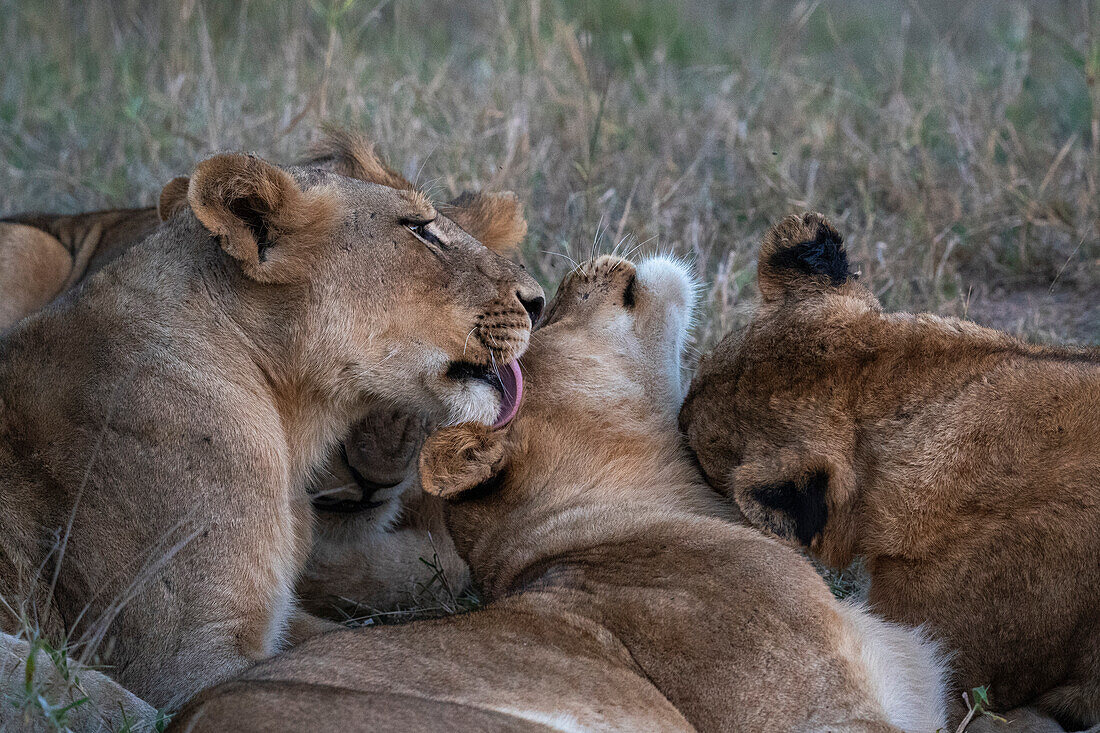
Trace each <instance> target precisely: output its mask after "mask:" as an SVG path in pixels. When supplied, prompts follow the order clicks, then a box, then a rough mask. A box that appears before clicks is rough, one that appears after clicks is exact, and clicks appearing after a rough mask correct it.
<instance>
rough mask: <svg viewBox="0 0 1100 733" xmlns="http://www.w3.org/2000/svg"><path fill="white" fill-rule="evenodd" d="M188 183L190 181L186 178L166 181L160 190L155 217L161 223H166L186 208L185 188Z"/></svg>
mask: <svg viewBox="0 0 1100 733" xmlns="http://www.w3.org/2000/svg"><path fill="white" fill-rule="evenodd" d="M190 183H191V179H190V178H188V177H187V176H178V177H176V178H173V179H172V180H170V181H168V183H166V184H165V186H164V188H162V189H161V190H160V199H159V200H158V201H157V216H158V217H159V218H160V220H161V221H168V220H169V219H171V218H172V217H173V216H175V215H176V214H178V213H180V212H181V211H183V210H184V209H186V208H187V187H188V185H189V184H190Z"/></svg>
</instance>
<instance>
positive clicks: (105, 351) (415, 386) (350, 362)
mask: <svg viewBox="0 0 1100 733" xmlns="http://www.w3.org/2000/svg"><path fill="white" fill-rule="evenodd" d="M188 191H189V193H188V204H189V210H187V211H183V212H182V213H181V214H180V215H179V216H176V217H174V218H173V219H172V220H171V221H170V222H169V223H168V224H166V225H165V226H164V227H163V228H161V229H159V230H158V231H157V232H156V233H155V234H154V235H153V236H152V237H151V238H150V239H149V240H147V241H145V242H144V243H143V244H142V245H141V246H140V247H136V248H131V249H130V250H129V251H128V252H126V253H125V254H124V255H122V256H121V257H119V258H117V259H116V260H115V261H114V262H112V263H111V264H109V265H108V266H106V267H105V268H104V269H103V270H102V271H100V272H99V273H97V274H96V275H95V276H94V277H93V278H91V279H90V280H89V281H88V282H87V283H86V284H85V285H84V287H83V288H82V289H81V290H80V291H79V293H76V294H74V295H71V296H67V297H65V298H63V299H62V300H61V301H60V302H59V303H57V304H55V305H54V306H52V307H51V308H49V309H47V310H46V311H43V312H41V313H38V314H37V315H34V316H32V317H30V318H28V319H26V320H24V321H22V322H21V323H20V324H18V325H17V326H16V327H15V328H14V329H13V330H11V331H9V332H8V333H7V334H5V336H4V337H3V338H2V339H0V477H2V478H0V537H2V538H3V552H2V553H0V596H2V597H3V598H4V599H5V601H6V602H7V604H8V606H7V607H6V610H5V611H4V612H3V616H2V619H0V625H2V626H3V628H4V630H8V631H12V630H14V629H15V628H16V627H18V626H19V625H21V624H23V623H28V622H29V623H32V624H35V625H37V626H39V627H41V628H42V629H43V630H44V632H45V633H46V634H47V635H48V636H49V637H50V638H51V639H52V640H54V642H55V643H58V641H59V640H64V639H66V638H68V639H69V640H71V641H73V642H79V643H82V644H88V645H89V646H91V647H96V646H99V648H100V649H101V650H109V655H108V658H107V659H106V660H105V661H106V662H107V663H108V664H110V665H112V666H113V667H114V670H115V675H116V677H117V678H118V679H119V681H120V682H122V683H123V684H124V685H125V686H126V687H127V688H128V689H130V690H132V691H133V692H134V693H136V694H138V695H140V696H141V697H143V698H145V699H146V700H148V701H149V702H150V703H152V704H154V705H156V706H172V705H175V704H179V703H180V702H182V701H183V700H185V699H187V698H188V697H190V695H191V694H193V693H194V692H195V691H196V690H198V689H200V688H201V687H203V686H205V685H207V684H210V683H212V682H215V681H217V680H218V679H222V678H224V677H226V676H228V675H230V674H232V673H234V672H236V671H239V670H241V669H243V668H244V667H246V666H248V665H249V664H251V663H252V662H254V661H255V660H257V659H260V658H263V657H264V656H267V655H268V654H270V653H272V652H274V651H276V650H278V649H280V648H282V647H283V646H284V645H285V644H286V643H288V641H291V640H294V639H299V638H304V637H306V636H308V635H310V634H311V633H315V632H316V631H318V630H321V629H323V628H326V626H324V625H323V624H321V623H320V622H319V621H318V620H317V619H315V618H312V617H310V616H308V615H307V614H304V613H302V612H301V611H298V610H297V609H296V605H297V602H296V600H295V597H294V593H293V586H294V582H295V580H296V578H297V576H298V574H299V572H300V570H301V568H302V566H303V564H304V562H305V559H306V556H307V554H308V552H309V549H310V542H311V530H312V513H311V510H310V502H309V496H308V494H307V493H306V491H305V485H306V482H307V480H308V479H309V478H310V477H311V475H312V474H313V472H314V471H315V470H316V469H317V468H318V467H319V466H320V464H321V462H322V461H323V460H324V457H325V455H326V453H327V451H328V449H329V447H330V446H332V445H333V444H334V443H335V442H336V441H337V440H338V439H339V438H340V437H342V436H343V435H345V434H346V433H347V431H348V430H349V429H350V427H351V425H352V423H353V422H354V421H355V420H356V419H357V417H358V416H360V415H362V414H363V413H364V412H365V411H366V410H367V409H368V408H369V406H370V405H371V404H372V402H374V401H380V400H381V401H385V402H386V403H388V404H396V405H401V406H404V407H405V408H406V409H409V410H419V411H421V412H423V413H425V414H426V415H432V416H434V417H435V418H437V419H444V418H450V419H458V418H464V417H465V418H468V417H470V416H476V417H475V419H480V420H485V421H489V422H491V421H492V420H493V419H494V418H493V416H494V415H495V414H496V412H497V410H498V409H499V403H500V400H501V398H500V397H499V396H498V393H497V391H496V390H495V389H494V388H493V387H492V386H491V385H489V384H486V383H485V382H484V381H482V380H480V379H474V378H466V377H465V376H462V375H463V374H465V373H466V371H469V370H470V369H472V368H473V367H474V366H476V367H478V368H483V369H488V364H489V363H490V361H491V360H495V361H496V362H498V363H507V362H509V361H510V360H512V359H514V358H515V356H517V355H518V354H519V353H521V352H522V351H523V349H524V348H525V346H526V341H527V334H528V332H529V329H530V320H531V314H537V311H538V308H539V307H540V305H541V290H540V289H539V288H538V286H537V285H536V284H535V283H534V282H533V281H532V280H531V279H530V278H529V277H528V276H527V275H526V274H524V273H522V271H520V270H519V268H517V267H515V266H514V265H511V264H510V263H507V262H505V261H504V260H502V259H500V258H499V257H497V256H495V255H493V254H492V253H491V252H490V251H488V250H486V249H485V248H484V247H483V246H482V245H481V244H480V243H478V242H477V241H476V240H474V239H473V238H472V237H470V235H469V234H467V233H465V232H463V231H462V230H461V229H459V228H458V227H457V226H456V225H455V224H454V223H453V222H452V221H450V220H448V219H447V218H445V217H442V216H439V215H438V214H437V213H436V211H435V210H434V208H433V207H432V206H431V204H430V203H429V202H428V201H427V199H426V198H424V197H423V196H422V195H421V194H419V193H418V192H413V191H399V190H396V189H392V188H387V187H384V186H381V185H377V184H367V183H363V182H359V181H354V180H351V179H347V178H344V177H342V176H339V175H336V174H333V173H330V172H326V171H323V170H318V169H308V168H294V169H289V170H283V169H279V168H276V167H275V166H272V165H270V164H268V163H265V162H263V161H261V160H259V159H258V158H254V157H251V156H242V155H227V156H218V157H216V158H212V159H210V160H209V161H206V162H204V163H203V164H200V166H199V167H198V168H197V169H196V172H195V174H194V176H193V177H192V179H191V181H190V184H189V189H188ZM529 311H530V313H529ZM455 363H461V364H463V365H466V366H465V367H464V369H465V370H466V371H463V372H461V373H460V374H459V375H457V376H456V375H455V374H453V373H452V370H451V367H452V366H453V365H454V364H455ZM470 365H473V366H470ZM99 641H106V642H107V643H105V644H103V645H98V644H97V643H96V642H99Z"/></svg>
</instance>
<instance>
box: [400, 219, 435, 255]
mask: <svg viewBox="0 0 1100 733" xmlns="http://www.w3.org/2000/svg"><path fill="white" fill-rule="evenodd" d="M433 222H434V219H433V220H432V221H403V222H401V223H402V224H403V225H404V226H405V228H406V229H408V230H409V231H410V232H412V234H413V236H414V237H416V238H417V239H419V240H420V241H421V242H423V243H424V244H434V245H435V246H436V247H440V248H443V247H446V245H445V244H444V243H443V240H442V239H440V238H439V235H437V234H436V233H435V232H434V231H433V227H432V223H433Z"/></svg>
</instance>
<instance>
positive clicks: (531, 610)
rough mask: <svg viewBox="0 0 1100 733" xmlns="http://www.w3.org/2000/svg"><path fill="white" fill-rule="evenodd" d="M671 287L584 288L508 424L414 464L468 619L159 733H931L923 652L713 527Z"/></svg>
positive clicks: (374, 639) (801, 563)
mask: <svg viewBox="0 0 1100 733" xmlns="http://www.w3.org/2000/svg"><path fill="white" fill-rule="evenodd" d="M675 267H676V266H675V265H673V264H671V263H669V262H667V261H661V262H657V263H643V264H641V265H639V266H638V267H637V269H636V268H635V266H634V265H632V264H630V263H629V262H626V261H623V260H619V259H615V258H601V259H599V260H596V261H595V262H592V263H588V264H587V265H584V266H582V267H581V268H579V269H578V271H577V272H575V273H573V274H572V275H571V276H570V277H569V278H567V280H566V282H565V283H563V284H562V286H561V287H560V288H559V290H558V295H557V296H556V298H555V301H554V304H553V305H552V306H551V307H550V308H549V309H548V312H547V316H546V319H545V325H544V326H543V327H542V328H541V330H540V331H539V333H538V334H537V338H536V339H535V340H534V341H533V342H532V346H531V348H530V350H529V351H528V353H527V354H526V355H525V356H524V358H523V369H524V374H525V377H526V385H527V386H526V390H527V391H526V397H525V399H524V403H523V406H522V408H521V409H520V412H519V415H518V416H517V417H516V419H515V420H514V421H513V422H512V423H510V424H509V425H508V426H507V427H506V428H504V429H501V430H488V429H486V428H485V427H484V426H481V425H470V424H466V425H458V426H453V427H449V428H444V429H443V430H441V431H439V432H437V433H436V434H434V435H433V436H431V437H430V438H429V439H428V441H427V442H426V443H425V446H424V449H423V451H422V453H421V463H420V467H421V479H422V482H423V485H424V487H425V489H426V490H427V491H429V492H431V493H432V494H434V495H437V496H446V497H448V503H447V525H448V527H449V528H450V530H451V533H452V535H453V537H454V540H455V543H456V546H457V547H458V549H459V552H460V553H461V554H462V556H463V557H464V558H466V559H467V560H468V561H469V563H470V568H471V572H472V573H473V576H474V578H475V581H476V582H477V585H478V586H479V587H480V589H481V591H482V594H483V595H482V597H483V600H484V601H485V605H484V606H483V607H482V609H480V610H478V611H475V612H473V613H470V614H466V615H463V616H457V617H449V618H444V619H439V620H434V621H425V622H415V623H411V624H407V625H404V626H390V627H383V628H379V629H364V630H354V631H352V630H348V631H340V632H334V633H332V634H326V635H324V636H322V637H319V638H316V639H312V640H310V641H309V642H307V643H305V644H303V645H302V646H300V647H298V648H296V649H294V650H291V651H289V652H288V653H286V654H284V655H281V656H280V657H278V658H276V659H273V660H270V661H267V662H265V663H262V664H260V665H258V666H257V667H255V668H253V669H252V670H249V671H248V672H247V673H245V674H244V675H243V676H242V677H241V678H240V679H239V680H238V681H235V682H233V683H230V684H227V685H224V686H221V687H218V688H215V689H213V690H210V691H208V692H206V693H204V694H203V695H200V696H199V697H198V698H197V699H196V700H194V701H192V702H191V703H190V704H189V705H188V706H187V708H185V709H184V710H183V711H182V712H181V713H180V715H179V716H178V718H177V719H176V720H175V721H174V722H173V726H174V728H173V729H174V730H180V731H217V730H256V729H258V728H259V727H260V724H257V723H256V722H255V721H264V724H268V725H275V724H276V723H275V721H274V719H273V717H272V715H271V713H270V712H269V711H271V710H280V711H291V713H290V715H287V716H284V717H282V718H280V720H279V727H281V728H282V729H284V730H309V729H311V728H312V727H313V726H315V725H316V721H319V720H325V719H326V717H325V716H326V715H328V714H329V712H330V711H332V710H334V709H336V710H337V711H338V717H339V719H341V720H354V719H358V720H370V721H371V726H370V727H371V729H372V730H380V731H381V730H385V731H398V730H409V729H415V728H416V727H417V726H418V725H422V724H423V721H424V720H435V719H439V720H448V718H447V716H448V715H450V713H451V712H452V711H453V709H454V708H455V707H456V706H458V707H460V708H461V709H463V710H470V711H477V712H478V713H479V714H482V715H501V716H506V720H507V721H509V722H510V723H511V725H512V727H514V728H519V729H524V730H546V729H547V728H549V729H551V730H558V731H577V730H596V731H599V730H609V731H610V730H615V731H623V730H631V731H633V730H638V731H675V730H682V731H690V730H746V731H750V730H751V731H778V730H833V731H892V730H896V729H897V728H896V727H895V725H904V726H905V727H907V728H909V729H913V730H915V729H919V728H920V727H921V726H923V725H926V724H927V725H930V726H933V727H934V726H935V725H939V724H941V723H942V715H940V714H938V712H937V711H938V710H939V708H940V702H939V700H937V699H936V698H937V696H938V685H937V684H936V680H937V677H938V674H939V668H938V665H937V664H936V662H935V660H934V658H933V657H932V655H931V654H930V653H929V649H928V648H927V646H926V644H925V643H924V642H923V641H922V640H921V639H920V637H919V636H918V635H916V634H915V633H914V632H912V631H911V630H909V631H906V630H904V629H901V628H899V627H894V626H891V625H889V624H886V623H884V622H882V621H877V622H876V621H875V620H873V619H870V618H869V617H868V616H867V615H866V614H865V613H864V612H863V611H862V610H860V609H859V608H856V607H847V608H844V607H841V606H839V604H838V603H837V602H836V601H835V600H834V599H833V597H832V595H831V594H830V592H829V590H828V588H827V587H826V586H825V584H824V582H823V581H822V580H821V578H820V577H819V576H818V575H817V574H816V573H815V572H814V571H813V569H812V568H811V566H810V565H809V563H808V562H807V561H806V560H805V559H803V558H802V557H800V556H799V555H798V554H797V553H795V552H794V551H793V550H791V549H790V548H787V547H784V546H782V545H781V544H780V543H778V542H777V541H775V540H773V539H771V538H768V537H765V536H764V535H762V534H761V533H759V532H757V531H755V530H752V529H750V528H747V527H742V526H736V525H734V524H731V523H730V522H728V521H727V518H728V516H729V511H728V507H726V506H725V504H724V502H722V500H721V499H720V497H718V496H716V495H715V494H714V492H712V491H710V490H709V489H708V488H707V487H706V486H705V485H704V484H703V483H702V481H701V479H700V477H699V476H698V474H697V473H696V471H695V470H694V468H693V466H692V465H691V463H690V461H689V460H688V458H687V456H686V455H685V454H684V452H683V449H682V447H681V445H680V443H679V440H678V436H677V433H676V430H675V421H676V413H677V409H678V406H679V395H680V394H681V388H680V384H679V376H678V372H673V371H672V370H669V369H667V368H665V367H666V364H667V362H669V361H672V360H675V361H676V362H677V363H678V362H679V360H680V355H681V354H680V349H681V347H682V338H683V334H684V331H685V330H686V326H687V323H688V321H689V306H688V305H687V304H689V303H690V301H691V299H692V295H691V293H692V288H691V284H690V280H689V279H688V277H687V276H686V275H685V274H683V272H682V270H679V269H677V270H676V271H675V272H672V271H671V270H672V269H673V268H675ZM628 289H631V290H632V291H633V294H634V297H633V299H632V300H630V299H628V298H626V297H625V294H626V293H627V291H628ZM628 302H630V303H632V304H629V305H628V304H627V303H628ZM674 304H680V305H679V307H675V305H674ZM868 660H871V662H869V661H868ZM884 669H885V670H889V673H890V675H891V680H890V682H889V685H892V687H890V689H889V691H888V694H883V693H882V690H883V689H884V688H886V687H888V686H889V685H888V684H887V683H885V682H883V680H881V679H878V678H880V677H881V676H882V670H884ZM335 693H339V695H340V696H341V697H340V699H339V700H338V701H334V700H333V697H332V696H333V694H335ZM919 694H928V695H929V696H930V699H927V700H915V699H913V697H914V696H916V695H919ZM410 700H413V701H415V703H414V704H410V703H409V701H410ZM890 700H894V706H895V708H896V709H886V707H884V705H888V704H889V701H890ZM899 700H901V701H903V702H904V704H900V703H899V702H898V701H899ZM414 710H415V711H416V712H413V711H414ZM914 711H915V712H914ZM417 716H420V717H417ZM892 723H893V724H894V725H892ZM443 727H446V728H447V729H448V730H485V729H489V730H497V729H505V726H504V725H503V723H502V722H498V721H493V722H492V723H490V722H488V721H486V720H476V721H455V720H449V721H448V724H446V725H444V726H443Z"/></svg>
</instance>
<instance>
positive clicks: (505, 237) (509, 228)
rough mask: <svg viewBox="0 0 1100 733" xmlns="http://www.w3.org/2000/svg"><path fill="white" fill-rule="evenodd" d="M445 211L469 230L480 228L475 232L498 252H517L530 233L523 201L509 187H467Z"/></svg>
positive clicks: (489, 246)
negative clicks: (500, 190) (486, 189)
mask: <svg viewBox="0 0 1100 733" xmlns="http://www.w3.org/2000/svg"><path fill="white" fill-rule="evenodd" d="M443 211H444V212H445V213H446V214H447V215H448V216H452V217H453V218H454V220H455V221H456V222H457V223H458V225H459V226H460V227H462V228H463V229H465V230H466V231H468V232H470V233H471V234H473V233H474V232H477V233H476V234H474V236H476V237H477V238H478V239H479V240H480V241H481V242H482V244H484V245H485V246H486V247H488V248H489V249H491V250H493V251H494V252H496V253H497V254H499V255H509V254H512V253H514V252H515V251H516V249H517V248H518V247H519V243H520V242H522V241H523V238H524V237H525V236H527V219H526V218H525V217H524V216H523V205H522V204H521V203H520V202H519V199H518V198H516V195H515V194H514V193H512V192H510V191H507V192H504V193H484V192H481V191H478V192H471V191H465V192H463V193H462V195H461V196H459V197H458V198H457V199H454V200H453V201H451V203H450V205H449V206H447V207H444V208H443Z"/></svg>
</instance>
